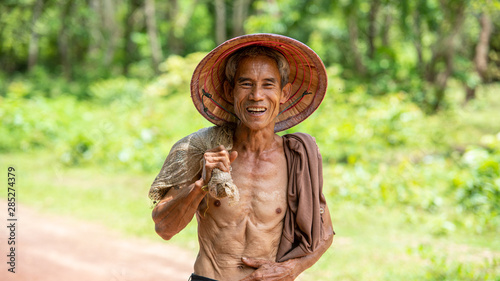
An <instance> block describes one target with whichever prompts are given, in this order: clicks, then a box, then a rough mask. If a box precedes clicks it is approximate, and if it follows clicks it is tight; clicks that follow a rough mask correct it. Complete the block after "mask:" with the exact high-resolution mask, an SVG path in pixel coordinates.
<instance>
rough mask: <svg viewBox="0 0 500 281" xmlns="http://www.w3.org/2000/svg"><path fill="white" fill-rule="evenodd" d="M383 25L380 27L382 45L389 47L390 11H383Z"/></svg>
mask: <svg viewBox="0 0 500 281" xmlns="http://www.w3.org/2000/svg"><path fill="white" fill-rule="evenodd" d="M384 10H385V12H384V25H383V27H382V45H383V46H389V31H390V30H391V24H392V15H391V12H390V9H384Z"/></svg>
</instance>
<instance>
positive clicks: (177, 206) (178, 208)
mask: <svg viewBox="0 0 500 281" xmlns="http://www.w3.org/2000/svg"><path fill="white" fill-rule="evenodd" d="M203 183H204V182H203V179H199V180H197V181H196V182H194V183H192V184H191V185H189V186H187V187H185V188H181V189H174V188H172V189H170V190H169V191H168V192H167V194H166V195H165V196H164V197H163V199H162V200H161V201H160V202H159V203H158V204H157V205H156V207H155V208H154V209H153V221H154V222H155V230H156V233H158V235H160V237H161V238H163V239H165V240H170V239H171V238H172V237H173V236H174V235H175V234H177V233H179V232H180V231H181V230H183V229H184V228H185V227H186V226H187V225H188V223H189V222H190V221H191V219H193V216H194V214H195V213H196V210H197V209H198V205H200V202H201V201H202V200H203V198H204V197H205V195H206V194H207V192H206V191H203V190H202V189H201V187H202V186H203Z"/></svg>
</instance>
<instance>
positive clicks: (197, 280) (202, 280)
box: [189, 273, 217, 281]
mask: <svg viewBox="0 0 500 281" xmlns="http://www.w3.org/2000/svg"><path fill="white" fill-rule="evenodd" d="M189 281H217V280H215V279H212V278H208V277H203V276H200V275H196V274H194V273H193V274H191V277H189Z"/></svg>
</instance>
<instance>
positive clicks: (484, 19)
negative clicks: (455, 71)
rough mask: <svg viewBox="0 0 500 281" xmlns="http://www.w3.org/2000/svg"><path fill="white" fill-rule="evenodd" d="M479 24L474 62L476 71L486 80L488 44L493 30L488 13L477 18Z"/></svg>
mask: <svg viewBox="0 0 500 281" xmlns="http://www.w3.org/2000/svg"><path fill="white" fill-rule="evenodd" d="M479 23H480V24H481V33H480V34H479V41H478V42H477V45H476V55H475V57H474V63H475V65H476V71H477V73H478V74H479V76H480V77H481V79H482V80H483V82H485V81H487V80H488V49H489V44H490V36H491V33H492V32H493V24H492V22H491V19H490V17H489V15H488V14H486V13H483V14H481V17H480V18H479Z"/></svg>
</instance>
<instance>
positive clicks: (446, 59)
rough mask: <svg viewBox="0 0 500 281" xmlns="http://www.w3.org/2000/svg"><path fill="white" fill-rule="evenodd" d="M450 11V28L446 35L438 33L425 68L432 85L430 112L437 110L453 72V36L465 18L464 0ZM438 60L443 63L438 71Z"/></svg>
mask: <svg viewBox="0 0 500 281" xmlns="http://www.w3.org/2000/svg"><path fill="white" fill-rule="evenodd" d="M453 8H454V9H453V10H452V11H450V14H451V16H452V17H453V18H452V19H450V23H451V26H452V28H451V30H450V31H449V34H448V35H445V34H444V33H443V32H442V33H441V34H438V36H439V37H441V38H443V39H442V40H438V41H437V42H436V44H435V45H434V48H433V55H432V59H431V62H430V63H429V66H428V68H427V75H426V79H427V81H429V82H431V83H432V84H433V86H434V89H435V90H434V93H435V95H434V101H433V103H432V107H431V110H432V112H437V111H438V110H439V109H440V107H441V103H442V101H443V100H444V95H445V90H446V86H447V82H448V79H449V77H450V76H451V74H452V73H453V68H454V66H453V60H454V56H455V48H456V47H455V44H454V41H455V38H456V37H457V36H458V34H459V33H460V30H461V29H462V25H463V22H464V20H465V1H463V2H460V3H458V4H457V6H456V7H453ZM440 62H443V63H444V64H445V69H444V71H441V72H439V70H438V68H437V66H438V64H439V63H440Z"/></svg>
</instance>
